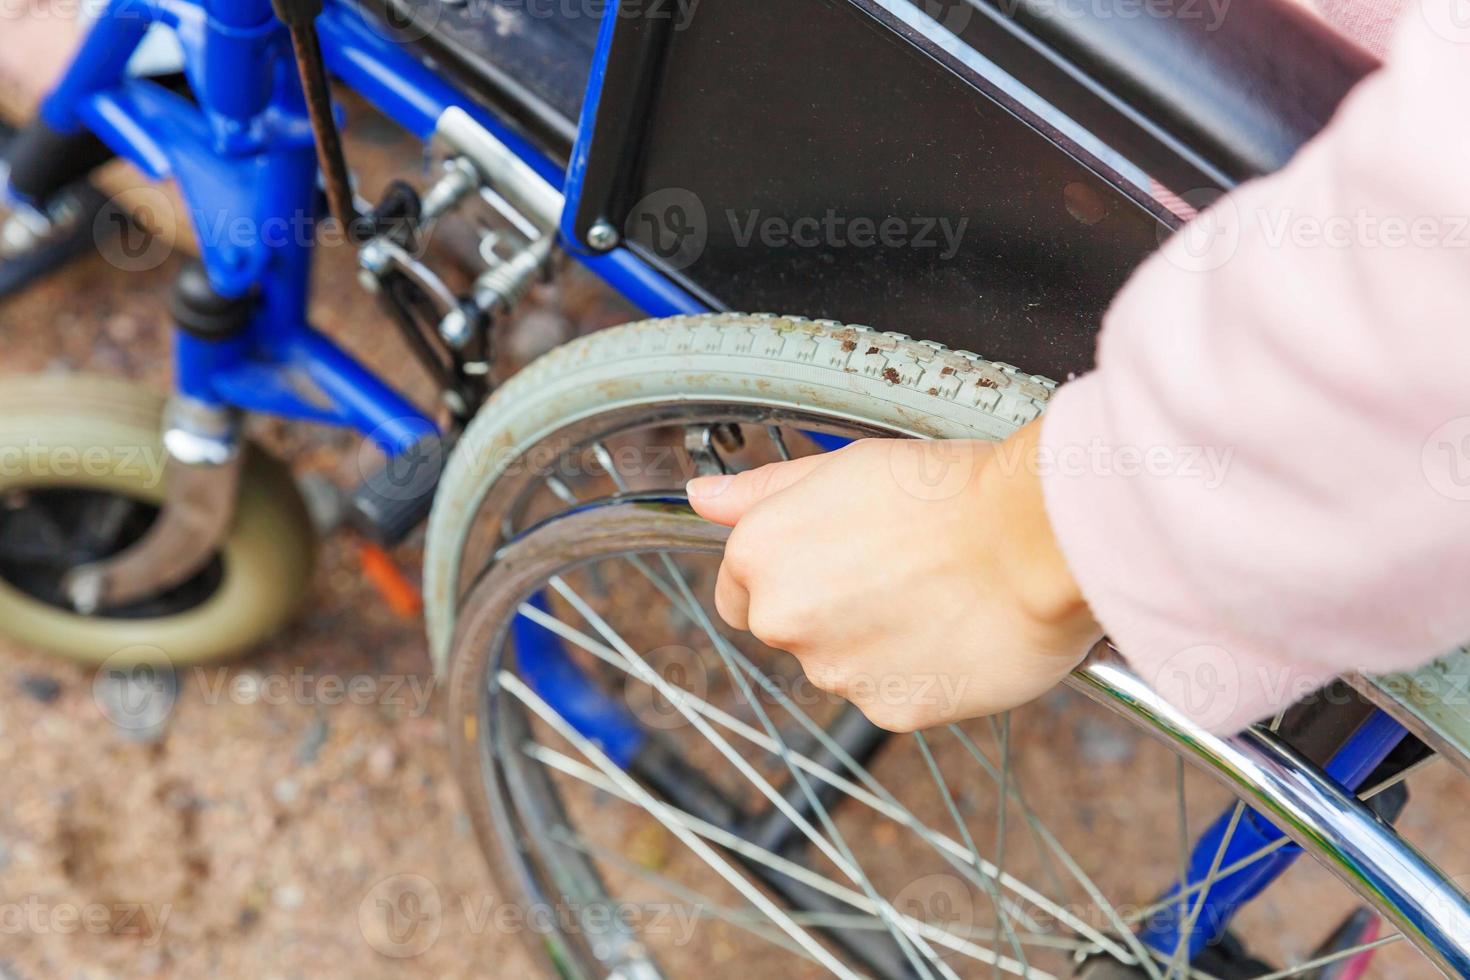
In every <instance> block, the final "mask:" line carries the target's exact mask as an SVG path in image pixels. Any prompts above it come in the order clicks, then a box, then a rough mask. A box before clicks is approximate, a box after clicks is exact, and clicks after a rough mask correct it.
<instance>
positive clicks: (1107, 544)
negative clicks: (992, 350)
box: [1042, 0, 1470, 732]
mask: <svg viewBox="0 0 1470 980" xmlns="http://www.w3.org/2000/svg"><path fill="white" fill-rule="evenodd" d="M1454 2H1455V0H1423V2H1422V3H1419V2H1414V3H1411V4H1409V6H1408V10H1407V13H1406V15H1405V17H1404V19H1403V20H1402V21H1401V23H1400V25H1399V29H1398V32H1397V34H1396V35H1395V38H1394V41H1393V44H1392V46H1391V49H1390V52H1389V57H1388V60H1387V62H1386V65H1385V67H1384V68H1383V69H1381V70H1380V71H1378V72H1376V73H1375V74H1374V75H1373V76H1371V77H1370V78H1369V79H1367V80H1365V81H1364V82H1363V83H1362V84H1361V85H1359V86H1358V87H1357V89H1355V90H1354V92H1353V93H1352V94H1351V95H1350V96H1349V98H1348V99H1347V101H1346V102H1345V103H1344V104H1343V107H1342V108H1341V109H1340V110H1339V112H1338V114H1337V116H1336V118H1335V119H1334V120H1333V122H1332V124H1331V125H1330V126H1329V127H1328V128H1327V130H1326V131H1325V132H1324V133H1322V134H1321V135H1320V136H1319V137H1318V138H1317V139H1315V140H1313V141H1312V142H1311V143H1310V144H1308V145H1307V146H1306V147H1305V148H1304V149H1303V150H1302V151H1301V152H1300V153H1299V154H1298V155H1297V156H1296V158H1295V159H1294V160H1293V161H1292V162H1291V164H1290V165H1289V166H1288V167H1287V168H1286V169H1285V170H1283V171H1282V172H1280V173H1278V174H1276V175H1273V176H1271V177H1269V178H1266V179H1262V180H1258V181H1255V182H1252V183H1250V184H1248V185H1245V186H1244V187H1241V188H1239V189H1238V190H1237V191H1236V192H1234V193H1232V194H1230V195H1229V196H1227V197H1226V198H1223V199H1222V200H1221V201H1220V202H1218V203H1217V204H1216V205H1215V206H1214V207H1213V208H1211V209H1210V210H1208V211H1206V212H1205V213H1204V214H1203V215H1202V216H1201V218H1200V219H1199V220H1197V221H1196V222H1194V223H1192V224H1191V225H1189V226H1187V227H1186V228H1185V229H1184V231H1182V232H1181V233H1179V234H1177V235H1175V236H1174V237H1172V238H1171V239H1170V240H1169V241H1168V242H1167V243H1166V244H1165V245H1164V247H1163V248H1162V250H1161V251H1160V252H1159V253H1158V254H1157V255H1155V256H1153V257H1152V258H1150V259H1149V260H1148V261H1147V262H1146V263H1144V265H1143V266H1142V267H1141V268H1140V269H1139V270H1138V272H1137V273H1136V274H1135V275H1134V276H1133V278H1132V280H1131V281H1130V282H1129V283H1128V285H1127V286H1126V287H1125V288H1124V289H1123V291H1122V292H1121V293H1120V294H1119V295H1118V297H1117V299H1116V301H1115V302H1114V304H1113V306H1112V309H1111V310H1110V311H1109V312H1108V315H1107V317H1106V319H1105V321H1104V328H1103V332H1102V335H1101V338H1100V339H1099V347H1098V368H1097V370H1096V371H1094V372H1093V373H1091V374H1089V375H1087V376H1086V377H1083V378H1081V379H1079V380H1077V381H1075V382H1073V383H1071V384H1067V385H1064V386H1063V387H1062V389H1061V390H1060V391H1059V392H1058V393H1057V396H1056V399H1055V401H1054V403H1053V405H1052V407H1051V409H1050V410H1049V411H1048V412H1047V414H1046V416H1045V419H1044V421H1043V423H1042V426H1043V431H1042V451H1043V454H1044V455H1043V459H1042V465H1043V467H1044V469H1043V474H1044V475H1043V486H1044V490H1045V495H1046V501H1047V508H1048V511H1049V512H1050V515H1051V518H1052V522H1053V524H1054V526H1055V529H1056V533H1057V535H1058V539H1059V540H1060V542H1061V546H1062V550H1063V552H1064V553H1065V554H1066V556H1067V558H1068V560H1069V562H1070V564H1071V566H1072V569H1073V571H1074V573H1075V574H1076V576H1077V579H1078V582H1079V583H1080V585H1081V588H1082V592H1083V594H1084V595H1085V596H1086V598H1087V600H1088V602H1089V603H1090V604H1091V606H1092V608H1093V610H1094V612H1095V614H1096V615H1097V617H1098V620H1099V621H1100V622H1101V623H1102V625H1103V628H1104V629H1106V630H1107V631H1108V633H1109V635H1110V636H1111V637H1112V639H1113V641H1114V642H1115V643H1116V644H1117V645H1118V647H1119V648H1120V649H1121V650H1122V651H1123V652H1124V654H1125V655H1126V656H1127V657H1128V659H1129V660H1130V661H1131V663H1132V664H1133V666H1134V667H1135V669H1137V671H1138V672H1139V673H1140V675H1141V676H1143V677H1144V678H1145V679H1147V680H1148V681H1149V682H1151V683H1152V684H1154V685H1155V687H1156V688H1158V689H1159V690H1160V691H1161V692H1162V693H1164V694H1165V695H1166V696H1167V697H1169V698H1170V700H1172V701H1173V702H1174V703H1175V704H1176V705H1178V706H1179V707H1181V708H1182V709H1184V710H1185V711H1186V712H1188V713H1189V714H1190V715H1191V716H1193V717H1194V718H1195V719H1196V720H1197V721H1199V722H1200V723H1202V724H1204V725H1205V726H1207V727H1208V728H1210V729H1212V730H1215V731H1219V732H1231V731H1236V730H1238V729H1240V728H1242V727H1244V726H1245V725H1246V724H1248V723H1250V722H1252V721H1254V720H1257V719H1260V718H1262V717H1267V716H1270V715H1271V714H1274V713H1275V712H1276V711H1278V710H1279V709H1281V708H1283V707H1285V706H1287V705H1288V704H1290V703H1291V702H1293V701H1296V700H1299V699H1300V698H1302V697H1303V696H1305V695H1306V694H1308V693H1310V692H1311V691H1312V690H1314V689H1316V688H1317V687H1320V686H1321V685H1322V684H1324V683H1326V682H1327V681H1328V680H1330V679H1331V678H1332V677H1334V676H1335V675H1337V674H1340V673H1343V672H1345V671H1348V670H1353V669H1364V670H1368V671H1372V672H1383V671H1390V670H1398V669H1405V668H1408V667H1411V666H1416V665H1419V664H1421V663H1423V662H1425V661H1427V660H1430V659H1432V658H1433V657H1434V656H1436V655H1439V654H1442V653H1445V652H1447V651H1448V650H1450V649H1452V648H1454V647H1456V646H1458V645H1460V644H1462V643H1464V642H1465V641H1467V640H1470V23H1467V22H1465V21H1464V20H1463V18H1462V20H1461V21H1458V22H1457V21H1456V20H1455V19H1454V10H1453V6H1452V5H1453V4H1454Z"/></svg>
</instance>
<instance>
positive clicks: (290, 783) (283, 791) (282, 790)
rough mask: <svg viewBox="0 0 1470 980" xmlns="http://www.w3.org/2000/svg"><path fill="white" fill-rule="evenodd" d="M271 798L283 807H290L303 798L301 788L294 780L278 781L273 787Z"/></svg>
mask: <svg viewBox="0 0 1470 980" xmlns="http://www.w3.org/2000/svg"><path fill="white" fill-rule="evenodd" d="M271 796H272V797H274V798H275V801H276V802H277V803H279V804H281V805H282V806H290V805H291V804H292V803H295V802H296V800H297V798H299V797H300V796H301V787H300V786H299V785H297V783H296V780H294V779H278V780H276V784H275V785H274V786H272V787H271Z"/></svg>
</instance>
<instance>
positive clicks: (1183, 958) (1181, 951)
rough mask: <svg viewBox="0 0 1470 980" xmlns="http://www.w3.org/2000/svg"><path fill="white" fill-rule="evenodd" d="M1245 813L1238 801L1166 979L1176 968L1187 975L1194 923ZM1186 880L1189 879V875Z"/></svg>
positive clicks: (1212, 859) (1191, 907)
mask: <svg viewBox="0 0 1470 980" xmlns="http://www.w3.org/2000/svg"><path fill="white" fill-rule="evenodd" d="M1244 813H1245V804H1244V803H1236V804H1235V806H1234V808H1233V809H1232V810H1231V811H1230V823H1229V825H1228V826H1227V827H1226V828H1225V836H1224V837H1222V838H1221V839H1220V843H1219V845H1218V846H1216V848H1215V856H1214V857H1213V858H1211V859H1210V870H1209V871H1208V872H1207V873H1206V874H1205V880H1204V882H1203V883H1202V884H1201V885H1200V889H1199V894H1198V895H1197V896H1195V899H1194V904H1193V905H1191V906H1190V909H1189V918H1188V919H1186V920H1185V922H1184V925H1183V927H1182V928H1181V929H1180V930H1179V936H1178V938H1177V940H1176V942H1175V944H1174V956H1173V959H1172V961H1171V962H1170V964H1169V972H1168V973H1166V974H1164V980H1170V978H1171V977H1172V976H1173V975H1174V971H1175V970H1176V969H1178V970H1180V971H1181V972H1180V976H1184V975H1185V974H1184V972H1183V968H1184V967H1185V966H1187V965H1188V961H1189V955H1188V950H1189V947H1190V941H1189V937H1190V935H1191V934H1192V933H1193V932H1194V924H1195V922H1196V921H1197V920H1198V919H1199V914H1200V911H1201V910H1203V909H1204V907H1205V902H1207V901H1209V898H1210V888H1211V887H1213V886H1214V884H1215V881H1216V879H1217V878H1218V877H1219V874H1220V862H1222V861H1223V860H1224V859H1225V854H1226V852H1227V851H1229V850H1230V842H1231V841H1232V840H1234V839H1235V828H1236V827H1238V826H1240V818H1241V815H1242V814H1244ZM1185 880H1188V878H1187V876H1186V878H1185Z"/></svg>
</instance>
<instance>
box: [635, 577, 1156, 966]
mask: <svg viewBox="0 0 1470 980" xmlns="http://www.w3.org/2000/svg"><path fill="white" fill-rule="evenodd" d="M626 557H627V558H628V560H629V561H630V562H632V563H633V564H634V566H635V567H636V568H638V569H639V570H640V571H641V572H642V573H643V574H644V575H645V576H647V577H648V579H649V580H650V582H652V584H653V585H654V587H655V588H657V589H658V590H659V591H660V592H661V593H662V594H663V595H664V596H665V598H667V599H668V600H669V601H670V602H671V603H672V604H673V605H675V606H676V607H677V608H679V609H681V610H682V611H684V613H685V615H686V616H687V617H688V618H689V620H690V621H691V622H695V621H696V617H695V615H694V613H692V612H691V611H689V610H688V608H687V607H686V606H685V604H684V602H683V599H682V598H681V597H680V596H678V595H676V594H675V592H674V590H673V589H672V587H671V586H669V585H668V584H667V583H666V582H664V580H663V578H662V576H660V575H658V574H657V573H656V572H654V571H653V569H651V568H650V567H648V565H647V563H646V562H643V561H642V560H641V559H640V558H639V557H638V556H637V555H629V556H626ZM712 639H713V642H715V643H718V644H722V645H723V646H724V648H725V650H726V651H727V652H728V653H729V655H730V657H731V659H733V660H734V661H735V662H736V663H737V664H738V665H739V666H740V668H741V669H742V670H743V671H744V672H745V673H746V675H747V676H749V677H750V679H751V680H753V681H754V682H755V683H756V684H757V685H759V686H760V687H761V689H762V690H763V691H765V693H766V694H767V695H769V696H770V697H771V698H772V699H774V700H775V701H776V702H777V703H778V704H780V705H781V706H782V708H784V709H785V710H786V711H787V713H788V714H789V715H790V716H791V717H792V718H793V719H795V720H796V722H797V723H798V724H800V725H801V726H802V727H803V728H804V729H805V730H806V731H807V732H808V733H809V734H810V735H811V736H812V737H813V738H815V739H816V740H817V741H818V742H819V743H820V744H821V745H822V747H823V748H824V749H826V750H827V751H828V752H829V753H831V754H832V755H833V757H834V758H837V759H838V760H839V761H841V762H842V764H843V766H844V767H845V768H846V769H847V770H848V771H849V772H851V773H852V774H853V776H854V778H856V779H858V780H859V781H860V782H861V783H862V784H863V786H865V787H866V788H867V789H868V791H869V792H868V793H867V794H860V793H859V792H855V787H853V785H852V784H851V783H850V782H847V781H846V780H843V784H842V788H843V789H844V791H845V792H847V793H848V794H849V795H852V796H853V797H854V798H855V799H858V800H860V801H861V802H863V803H865V804H866V805H868V806H870V807H872V808H874V809H876V810H878V811H879V812H882V813H884V814H885V815H886V816H888V817H889V819H891V820H893V821H894V822H896V823H898V824H900V825H902V826H904V827H906V828H908V829H909V830H911V831H913V832H914V833H915V834H917V835H918V836H919V837H920V838H921V839H923V840H924V841H925V842H927V843H928V844H929V845H930V846H931V847H933V848H934V849H935V851H936V852H938V853H939V855H940V856H941V857H942V858H944V860H945V861H946V862H947V863H949V864H950V865H951V866H952V867H953V868H954V869H955V870H956V871H958V872H959V873H960V874H961V875H962V876H964V877H965V878H966V879H967V880H969V881H970V882H971V883H972V884H973V885H975V887H977V888H980V889H982V890H983V889H984V887H985V884H984V882H983V881H982V880H981V877H982V876H983V877H986V878H991V879H992V880H994V881H996V882H998V883H999V884H1000V885H1001V886H1002V887H1004V888H1006V889H1008V890H1010V891H1012V892H1014V893H1015V894H1017V895H1019V896H1020V897H1022V898H1024V899H1025V900H1026V901H1028V902H1030V903H1031V904H1033V905H1035V906H1037V907H1038V908H1040V909H1042V910H1043V911H1045V912H1046V913H1047V914H1048V915H1050V916H1052V917H1053V918H1055V919H1056V920H1057V921H1058V922H1062V923H1064V924H1065V925H1067V926H1068V927H1069V928H1071V929H1073V930H1075V931H1076V932H1078V933H1079V934H1081V935H1083V936H1086V937H1087V938H1088V939H1090V940H1092V942H1093V943H1095V944H1096V945H1097V947H1098V948H1099V949H1103V950H1106V951H1107V952H1108V953H1109V954H1111V955H1112V956H1114V957H1115V958H1117V959H1118V960H1119V961H1120V962H1123V963H1135V962H1141V963H1143V965H1144V968H1145V970H1146V971H1147V972H1148V973H1149V975H1150V977H1151V980H1157V978H1158V976H1159V974H1158V973H1157V970H1156V969H1155V968H1154V967H1153V964H1152V962H1151V957H1150V955H1149V953H1148V952H1147V951H1146V950H1145V949H1144V947H1143V944H1142V943H1140V942H1138V940H1137V939H1136V938H1135V937H1134V936H1133V934H1132V933H1131V931H1129V930H1128V929H1127V928H1126V927H1122V937H1123V941H1124V942H1125V943H1126V944H1127V945H1128V946H1129V947H1131V949H1132V950H1134V952H1130V951H1129V950H1128V949H1125V948H1124V947H1123V946H1119V945H1118V944H1117V943H1115V942H1114V941H1113V940H1111V939H1110V938H1108V937H1107V936H1106V935H1104V934H1103V933H1101V932H1099V931H1097V930H1096V929H1094V928H1093V927H1092V926H1091V925H1089V924H1088V923H1086V922H1084V921H1083V920H1081V919H1079V918H1078V917H1077V916H1075V915H1073V914H1072V913H1071V912H1070V911H1068V910H1067V909H1066V908H1065V907H1064V905H1063V903H1060V902H1053V901H1051V900H1050V899H1048V898H1047V897H1046V896H1045V895H1044V894H1042V893H1041V892H1039V891H1037V890H1036V889H1034V888H1032V887H1031V886H1029V885H1027V884H1026V883H1025V882H1022V881H1019V880H1018V879H1015V878H1013V877H1012V876H1010V875H1008V874H1001V873H1000V870H999V869H998V868H996V867H995V866H994V865H992V864H990V863H989V862H982V863H981V864H980V865H978V866H977V865H975V864H974V863H973V860H974V859H973V857H972V856H971V854H970V853H969V851H968V850H967V849H966V848H965V847H964V846H963V845H962V844H960V843H958V842H957V841H955V840H953V839H952V838H950V837H947V836H945V835H943V834H939V833H938V832H936V831H934V830H932V829H931V828H929V827H928V826H927V825H925V824H924V823H922V822H921V821H919V820H918V819H917V818H916V817H914V815H913V814H912V813H911V812H910V811H909V810H908V809H907V808H906V807H904V806H903V804H901V803H900V802H899V801H898V800H897V799H896V798H895V797H894V796H893V794H892V793H891V792H889V790H888V788H887V787H885V786H884V785H883V784H882V783H881V782H879V781H878V780H877V779H876V778H874V776H873V775H872V774H871V773H870V772H869V771H868V770H867V768H866V767H865V766H863V765H862V764H861V763H859V762H858V761H857V760H855V759H853V758H852V756H851V755H850V754H849V753H848V752H847V751H846V750H845V749H843V747H842V746H841V745H839V744H837V743H836V742H835V741H834V740H833V739H832V738H831V736H830V735H829V734H828V733H827V731H826V730H825V729H823V728H822V726H821V725H818V724H817V723H816V722H815V721H813V720H812V719H811V717H810V716H808V715H807V714H806V712H805V711H803V710H802V709H801V708H800V706H798V705H797V704H795V703H794V702H793V701H792V700H791V698H790V697H789V696H788V695H787V694H786V692H785V691H783V690H782V689H781V687H780V686H779V685H777V684H775V683H774V682H773V681H772V680H771V679H770V678H769V677H767V676H766V675H765V673H764V672H763V671H761V670H760V669H759V668H758V667H756V666H755V665H754V664H753V663H751V662H750V660H749V658H747V657H746V656H745V655H744V654H742V653H741V652H740V651H739V649H738V648H736V647H734V646H733V645H731V644H730V643H729V641H728V640H726V639H725V638H724V637H723V636H722V635H720V634H718V632H716V634H715V636H714V637H713V638H712ZM951 727H953V726H951ZM954 730H955V731H956V732H959V734H960V735H961V737H962V739H963V740H965V741H968V736H964V734H963V732H960V731H959V729H957V728H956V729H954ZM970 748H971V750H972V751H973V752H974V753H975V754H977V755H978V757H979V758H980V759H984V754H983V753H980V752H979V750H978V748H977V747H975V746H974V745H973V743H970ZM769 751H774V749H769ZM988 764H989V762H988V760H986V765H988ZM808 771H810V772H812V774H813V775H816V776H817V777H818V778H823V779H825V778H828V777H830V776H832V775H834V774H832V773H831V772H830V770H826V769H825V768H823V769H820V770H818V769H814V768H810V767H809V768H808ZM836 778H838V779H841V777H836ZM1048 836H1050V835H1048ZM1052 839H1053V841H1055V838H1052ZM1054 846H1055V847H1060V845H1059V844H1055V845H1054ZM1072 864H1073V867H1076V864H1075V862H1072ZM1076 873H1077V874H1079V875H1081V877H1082V879H1086V875H1085V874H1082V872H1081V869H1080V868H1076ZM1089 884H1090V882H1089ZM1090 893H1091V894H1093V896H1094V901H1096V902H1098V903H1099V904H1100V905H1102V906H1103V907H1105V908H1106V909H1107V910H1108V912H1109V914H1110V915H1111V916H1112V917H1113V919H1114V920H1115V921H1116V922H1119V923H1120V924H1121V920H1119V919H1118V918H1117V914H1116V912H1114V911H1113V910H1112V906H1111V905H1108V904H1107V902H1106V900H1105V899H1103V897H1102V895H1101V893H1100V892H1097V890H1096V888H1095V887H1093V888H1092V889H1091V892H1090ZM1007 906H1008V908H1009V910H1010V912H1011V914H1012V916H1013V917H1015V918H1016V919H1018V920H1021V921H1026V922H1027V923H1028V925H1029V926H1030V928H1031V929H1033V930H1035V931H1036V932H1040V931H1041V927H1040V926H1038V925H1036V923H1035V922H1032V921H1031V920H1030V917H1029V916H1027V915H1026V914H1025V911H1024V910H1023V909H1021V908H1018V907H1017V906H1016V905H1015V904H1014V903H1013V902H1009V901H1008V902H1007Z"/></svg>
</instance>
